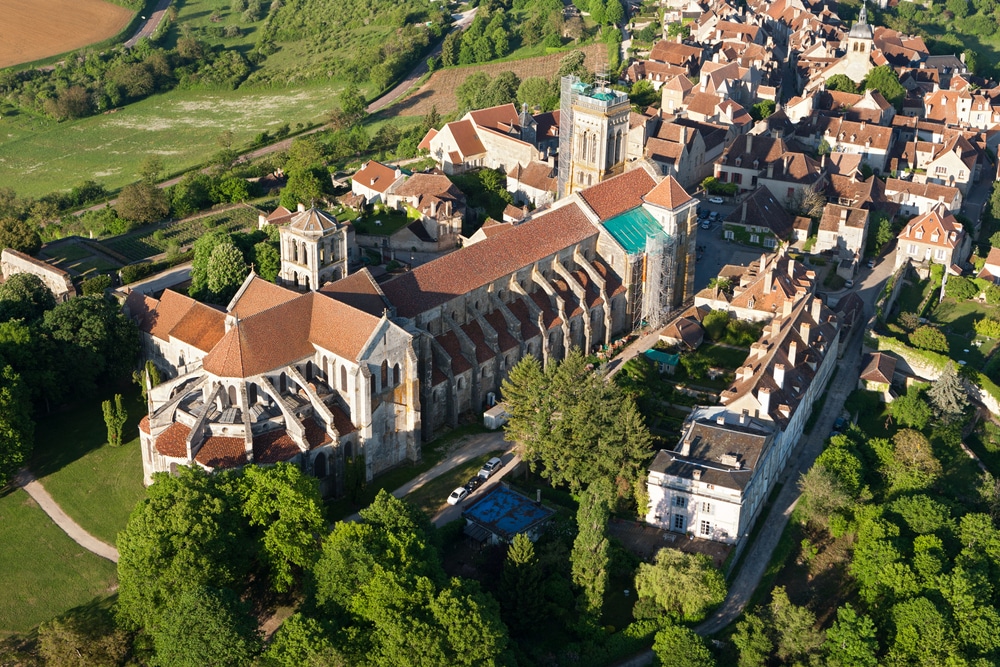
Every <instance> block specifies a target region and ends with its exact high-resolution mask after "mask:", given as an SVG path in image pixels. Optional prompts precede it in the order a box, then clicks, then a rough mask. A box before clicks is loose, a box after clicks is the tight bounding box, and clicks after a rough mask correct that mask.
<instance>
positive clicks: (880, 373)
mask: <svg viewBox="0 0 1000 667" xmlns="http://www.w3.org/2000/svg"><path fill="white" fill-rule="evenodd" d="M867 360H868V363H867V364H865V369H864V370H863V371H862V372H861V379H862V380H865V381H867V382H883V383H885V384H892V376H893V374H895V372H896V358H895V357H891V356H889V355H888V354H885V353H883V352H874V353H872V354H869V355H867Z"/></svg>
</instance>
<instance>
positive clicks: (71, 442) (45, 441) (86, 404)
mask: <svg viewBox="0 0 1000 667" xmlns="http://www.w3.org/2000/svg"><path fill="white" fill-rule="evenodd" d="M115 393H120V394H121V395H122V407H124V408H125V410H127V411H128V421H127V422H125V427H124V429H122V441H123V442H130V441H132V440H134V439H135V438H136V437H138V434H139V421H140V420H141V419H142V418H143V417H144V416H146V406H145V405H144V404H143V402H142V396H141V394H140V393H139V389H138V387H135V386H133V385H129V386H126V387H124V388H119V389H118V391H117V392H115V391H113V390H102V391H101V392H98V396H97V397H96V398H93V397H92V398H87V399H85V400H81V401H79V402H78V403H76V404H74V405H72V406H69V407H66V408H64V409H61V410H56V411H53V412H51V413H49V414H43V413H39V414H36V415H35V450H34V452H33V453H32V455H31V461H30V467H31V471H32V472H33V473H34V474H35V477H37V478H39V479H40V478H42V477H45V476H47V475H51V474H52V473H54V472H56V471H58V470H61V469H62V468H64V467H66V466H67V465H69V464H70V463H73V462H74V461H76V460H77V459H79V458H81V457H83V456H85V455H86V454H88V453H90V452H92V451H93V450H95V449H98V448H100V447H102V446H103V445H105V444H106V443H107V441H108V429H107V427H106V426H105V425H104V414H103V412H102V410H101V402H102V401H104V400H108V399H114V395H115Z"/></svg>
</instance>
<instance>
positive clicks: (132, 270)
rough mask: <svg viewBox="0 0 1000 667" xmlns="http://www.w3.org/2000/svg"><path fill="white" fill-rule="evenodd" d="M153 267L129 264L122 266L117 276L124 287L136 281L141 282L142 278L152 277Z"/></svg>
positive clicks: (150, 265)
mask: <svg viewBox="0 0 1000 667" xmlns="http://www.w3.org/2000/svg"><path fill="white" fill-rule="evenodd" d="M152 273H153V265H152V264H129V265H128V266H123V267H122V269H121V271H119V272H118V275H119V276H120V277H121V279H122V282H123V283H125V284H126V285H127V284H128V283H134V282H135V281H137V280H142V279H143V278H145V277H147V276H150V275H152Z"/></svg>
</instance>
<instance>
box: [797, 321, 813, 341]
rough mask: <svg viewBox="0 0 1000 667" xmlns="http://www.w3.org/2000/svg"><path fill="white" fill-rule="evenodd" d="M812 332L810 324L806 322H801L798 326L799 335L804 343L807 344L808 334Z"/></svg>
mask: <svg viewBox="0 0 1000 667" xmlns="http://www.w3.org/2000/svg"><path fill="white" fill-rule="evenodd" d="M811 333H812V325H811V324H809V323H808V322H803V323H802V324H801V325H800V326H799V335H800V336H801V337H802V342H803V343H805V344H806V345H808V344H809V335H810V334H811Z"/></svg>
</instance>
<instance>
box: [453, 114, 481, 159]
mask: <svg viewBox="0 0 1000 667" xmlns="http://www.w3.org/2000/svg"><path fill="white" fill-rule="evenodd" d="M447 127H448V129H449V130H451V136H452V137H454V139H455V144H456V145H457V146H458V150H459V153H460V155H459V157H460V158H461V159H465V158H469V157H472V156H474V155H482V154H483V153H485V152H486V147H485V146H483V142H481V141H480V140H479V135H477V134H476V128H475V126H473V124H472V122H471V121H468V120H459V121H455V122H454V123H448V125H447ZM453 161H454V160H453ZM459 161H461V160H459Z"/></svg>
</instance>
